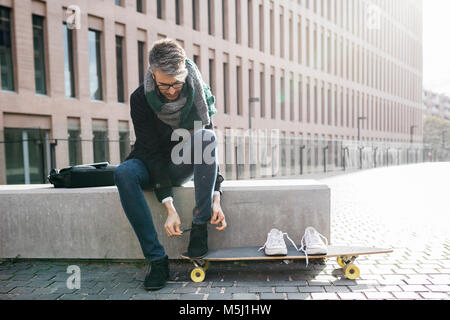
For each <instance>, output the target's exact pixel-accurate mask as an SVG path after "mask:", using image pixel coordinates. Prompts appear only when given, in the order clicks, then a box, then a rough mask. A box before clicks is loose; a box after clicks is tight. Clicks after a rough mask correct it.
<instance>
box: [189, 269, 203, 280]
mask: <svg viewBox="0 0 450 320" xmlns="http://www.w3.org/2000/svg"><path fill="white" fill-rule="evenodd" d="M191 280H192V281H194V282H203V280H205V270H204V269H203V268H194V269H193V270H192V272H191Z"/></svg>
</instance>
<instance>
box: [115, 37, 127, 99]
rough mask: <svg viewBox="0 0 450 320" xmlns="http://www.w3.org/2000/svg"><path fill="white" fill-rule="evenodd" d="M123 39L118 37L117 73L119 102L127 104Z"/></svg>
mask: <svg viewBox="0 0 450 320" xmlns="http://www.w3.org/2000/svg"><path fill="white" fill-rule="evenodd" d="M123 63H124V61H123V37H121V36H116V71H117V101H118V102H125V84H124V73H123Z"/></svg>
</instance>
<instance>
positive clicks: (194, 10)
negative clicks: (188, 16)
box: [192, 0, 198, 30]
mask: <svg viewBox="0 0 450 320" xmlns="http://www.w3.org/2000/svg"><path fill="white" fill-rule="evenodd" d="M192 28H193V29H194V30H198V3H197V0H192Z"/></svg>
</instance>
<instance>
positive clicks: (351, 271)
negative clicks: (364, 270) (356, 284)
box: [344, 263, 361, 280]
mask: <svg viewBox="0 0 450 320" xmlns="http://www.w3.org/2000/svg"><path fill="white" fill-rule="evenodd" d="M344 274H345V277H346V278H347V279H349V280H356V279H358V278H359V276H360V274H361V272H360V270H359V268H358V267H357V266H355V265H354V264H352V263H350V264H348V265H346V266H345V267H344Z"/></svg>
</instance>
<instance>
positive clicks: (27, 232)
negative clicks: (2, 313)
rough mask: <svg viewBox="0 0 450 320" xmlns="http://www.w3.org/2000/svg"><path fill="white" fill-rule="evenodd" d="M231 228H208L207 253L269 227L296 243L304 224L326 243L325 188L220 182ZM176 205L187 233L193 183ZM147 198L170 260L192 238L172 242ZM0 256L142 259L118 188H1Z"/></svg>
mask: <svg viewBox="0 0 450 320" xmlns="http://www.w3.org/2000/svg"><path fill="white" fill-rule="evenodd" d="M222 187H223V192H224V193H223V195H222V199H221V203H222V209H223V211H224V214H225V216H226V218H227V223H228V228H227V229H226V231H224V232H221V233H220V232H218V231H216V230H215V229H214V227H213V226H210V227H209V246H210V248H220V247H236V246H250V245H251V246H262V245H264V243H265V241H266V238H267V233H268V232H269V231H270V229H271V228H273V227H274V228H278V229H281V230H283V231H284V232H288V234H289V236H290V237H291V238H292V239H293V240H294V241H295V242H296V243H297V244H299V243H300V240H301V237H302V236H303V233H304V230H305V228H306V227H307V226H314V227H315V228H316V229H317V230H318V231H319V232H320V233H322V234H323V235H324V236H326V237H327V238H328V239H330V189H329V188H328V187H327V186H326V185H324V184H321V183H318V182H316V181H314V180H252V181H243V180H241V181H224V182H223V184H222ZM174 193H175V197H174V205H175V208H176V209H177V211H178V213H179V215H180V218H181V221H182V227H184V228H188V227H189V226H190V225H191V221H192V209H193V207H194V185H193V181H191V182H188V183H186V184H185V185H184V186H182V187H176V188H174ZM145 198H146V200H147V202H148V203H149V205H150V209H151V212H152V215H153V219H154V222H155V227H156V229H157V232H158V235H159V240H160V241H161V243H162V245H163V246H164V248H165V249H166V252H167V254H168V255H169V257H170V258H178V257H179V254H180V253H182V252H185V251H186V249H187V245H188V239H189V234H188V233H186V234H185V235H183V236H182V237H180V238H176V239H169V238H168V237H167V236H166V233H165V231H164V228H163V226H164V222H165V219H166V211H165V208H164V206H163V205H162V204H160V203H159V202H158V201H157V199H156V197H155V195H154V193H153V192H152V191H145ZM0 204H1V206H0V258H13V257H17V256H19V255H20V257H21V258H83V259H84V258H86V259H87V258H90V259H102V258H109V259H143V254H142V251H141V248H140V246H139V243H138V240H137V238H136V235H135V234H134V232H133V230H132V227H131V225H130V223H129V222H128V219H127V218H126V216H125V213H124V212H123V209H122V206H121V203H120V198H119V194H118V192H117V187H116V186H111V187H101V188H81V189H55V188H53V186H52V185H50V186H49V185H7V186H0Z"/></svg>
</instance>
